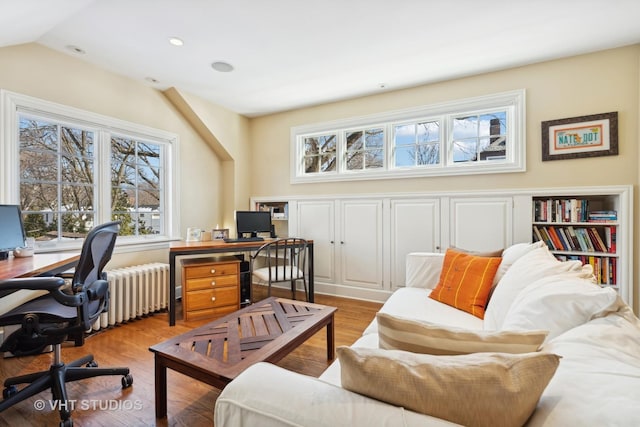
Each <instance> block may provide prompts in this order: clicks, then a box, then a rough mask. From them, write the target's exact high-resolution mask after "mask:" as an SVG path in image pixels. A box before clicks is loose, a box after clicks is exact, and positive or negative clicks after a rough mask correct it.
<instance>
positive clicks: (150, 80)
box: [145, 77, 158, 83]
mask: <svg viewBox="0 0 640 427" xmlns="http://www.w3.org/2000/svg"><path fill="white" fill-rule="evenodd" d="M145 80H146V81H148V82H149V83H158V79H154V78H153V77H145Z"/></svg>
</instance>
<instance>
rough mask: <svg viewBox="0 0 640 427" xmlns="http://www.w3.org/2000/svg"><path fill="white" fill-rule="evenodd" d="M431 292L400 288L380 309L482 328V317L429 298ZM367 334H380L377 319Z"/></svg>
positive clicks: (369, 327) (453, 324)
mask: <svg viewBox="0 0 640 427" xmlns="http://www.w3.org/2000/svg"><path fill="white" fill-rule="evenodd" d="M430 292H431V289H421V288H400V289H398V290H396V291H395V292H394V293H393V294H391V296H390V297H389V299H387V301H386V302H385V303H384V305H383V306H382V308H381V309H380V313H387V314H393V315H397V316H403V317H409V318H411V319H416V320H426V321H430V322H438V321H439V319H442V321H443V322H444V324H446V325H449V326H453V327H458V328H465V329H472V330H478V329H482V319H480V318H478V317H476V316H474V315H472V314H470V313H467V312H464V311H462V310H458V309H457V308H454V307H451V306H448V305H446V304H442V303H440V302H438V301H435V300H433V299H431V298H429V293H430ZM367 334H376V335H377V334H378V324H377V322H376V320H375V319H374V320H373V321H372V322H371V323H370V324H369V326H367V329H365V331H364V332H363V335H367Z"/></svg>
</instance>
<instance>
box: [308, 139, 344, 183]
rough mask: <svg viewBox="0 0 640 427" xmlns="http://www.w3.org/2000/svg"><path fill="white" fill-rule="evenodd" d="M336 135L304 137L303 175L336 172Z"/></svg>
mask: <svg viewBox="0 0 640 427" xmlns="http://www.w3.org/2000/svg"><path fill="white" fill-rule="evenodd" d="M336 140H337V136H336V134H327V135H321V136H314V137H305V138H304V139H303V141H304V152H305V156H304V159H303V160H304V173H319V172H331V171H335V170H336Z"/></svg>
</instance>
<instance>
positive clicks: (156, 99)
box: [0, 44, 223, 265]
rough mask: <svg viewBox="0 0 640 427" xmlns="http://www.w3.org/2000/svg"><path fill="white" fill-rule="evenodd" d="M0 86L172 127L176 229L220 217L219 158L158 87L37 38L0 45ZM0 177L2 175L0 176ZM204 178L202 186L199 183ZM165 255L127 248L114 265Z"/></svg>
mask: <svg viewBox="0 0 640 427" xmlns="http://www.w3.org/2000/svg"><path fill="white" fill-rule="evenodd" d="M0 64H1V66H0V88H2V89H6V90H9V91H12V92H18V93H22V94H25V95H30V96H34V97H37V98H40V99H44V100H47V101H53V102H57V103H60V104H64V105H67V106H72V107H76V108H81V109H83V110H87V111H92V112H95V113H99V114H103V115H106V116H110V117H115V118H118V119H122V120H127V121H130V122H134V123H139V124H143V125H147V126H151V127H154V128H157V129H162V130H165V131H168V132H173V133H175V134H177V135H178V136H179V139H180V153H179V155H180V160H181V173H180V176H179V180H180V183H179V184H180V186H179V191H180V195H179V196H180V201H181V203H180V206H179V209H180V218H181V221H180V229H179V230H178V233H179V234H180V235H182V236H184V235H185V232H186V227H188V226H199V227H207V228H208V227H213V226H215V225H216V223H217V222H219V221H221V218H222V211H223V209H222V202H221V199H222V188H223V182H222V179H221V174H222V172H221V171H222V169H223V167H222V164H221V161H220V160H219V158H218V156H217V155H216V154H215V153H214V151H213V149H212V148H211V147H210V146H209V145H208V144H207V143H206V142H205V141H204V140H203V139H202V138H201V137H200V136H199V135H198V134H197V132H195V131H194V129H193V128H192V126H190V125H189V123H188V122H187V121H186V120H185V118H184V117H183V116H182V115H181V114H180V113H179V112H178V111H177V110H176V108H175V107H174V106H173V104H172V103H171V102H170V101H169V100H168V99H167V97H166V96H165V95H164V94H163V93H162V92H160V91H158V90H156V89H153V88H151V87H148V86H146V85H145V84H143V83H141V82H138V81H135V80H132V79H129V78H125V77H122V76H119V75H117V74H114V73H111V72H108V71H105V70H102V69H99V68H96V67H94V66H92V65H89V64H88V63H86V62H84V61H82V60H79V59H75V58H72V57H70V56H68V55H63V54H61V53H58V52H55V51H53V50H50V49H47V48H45V47H42V46H40V45H37V44H27V45H21V46H13V47H5V48H1V49H0ZM0 179H2V178H1V177H0ZM203 182H205V183H206V186H203V185H202V183H203ZM163 259H164V260H165V261H166V260H168V253H167V251H166V250H158V251H151V252H148V253H136V252H133V253H126V254H122V255H119V256H116V257H114V262H113V264H115V265H131V264H135V263H138V262H146V261H152V260H163Z"/></svg>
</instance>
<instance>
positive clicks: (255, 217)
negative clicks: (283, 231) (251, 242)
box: [236, 211, 271, 238]
mask: <svg viewBox="0 0 640 427" xmlns="http://www.w3.org/2000/svg"><path fill="white" fill-rule="evenodd" d="M236 230H237V232H238V238H241V237H243V235H244V234H245V233H246V234H249V233H250V234H251V236H250V237H257V235H258V233H270V232H271V212H265V211H236Z"/></svg>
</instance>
